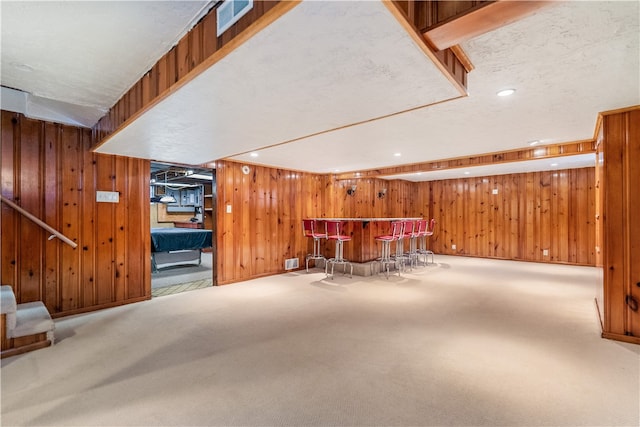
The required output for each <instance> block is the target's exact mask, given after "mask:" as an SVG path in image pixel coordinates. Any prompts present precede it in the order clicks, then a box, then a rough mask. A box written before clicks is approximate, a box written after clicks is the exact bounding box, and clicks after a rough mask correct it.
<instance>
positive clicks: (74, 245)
mask: <svg viewBox="0 0 640 427" xmlns="http://www.w3.org/2000/svg"><path fill="white" fill-rule="evenodd" d="M0 200H2V202H4V203H6V204H7V205H9V206H11V207H12V208H13V209H15V210H16V211H18V212H20V213H21V214H22V215H24V216H26V217H27V218H29V219H30V220H31V221H33V222H35V223H36V224H37V225H39V226H40V227H42V228H44V229H45V230H47V231H48V232H49V233H51V236H49V240H51V239H53V238H54V237H57V238H58V239H60V240H62V241H63V242H65V243H66V244H67V245H69V246H71V247H72V248H74V249H75V248H77V247H78V244H77V243H76V242H74V241H73V240H71V239H69V238H68V237H67V236H65V235H64V234H62V233H61V232H59V231H58V230H56V229H55V228H53V227H51V226H50V225H49V224H47V223H46V222H44V221H42V220H40V219H39V218H38V217H36V216H34V215H32V214H30V213H29V212H27V211H26V210H24V209H22V208H21V207H20V206H18V205H16V204H15V203H14V202H12V201H11V200H9V199H7V198H6V197H4V196H2V195H0Z"/></svg>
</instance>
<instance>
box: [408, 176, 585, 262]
mask: <svg viewBox="0 0 640 427" xmlns="http://www.w3.org/2000/svg"><path fill="white" fill-rule="evenodd" d="M594 174H595V171H594V168H584V169H574V170H562V171H545V172H532V173H526V174H512V175H501V176H498V177H479V178H466V179H454V180H446V181H432V182H430V183H418V184H416V185H418V187H419V190H418V191H427V192H430V193H431V194H432V197H433V201H432V203H431V208H432V212H433V214H432V215H430V216H433V217H434V218H436V221H437V223H436V229H435V232H434V235H433V237H432V238H431V239H430V245H431V248H432V250H434V252H436V253H442V254H458V255H469V256H479V257H486V258H503V259H514V260H523V261H540V262H558V263H572V264H579V265H594V264H595V247H594V246H595V240H594V236H595V223H594V221H593V218H594V215H595V197H594V195H593V193H594V192H595V189H594V186H593V182H594V176H595V175H594ZM494 189H496V190H498V194H493V190H494ZM417 213H418V212H415V213H414V215H415V214H417ZM409 216H413V215H411V214H410V215H409ZM558 230H566V231H564V232H563V231H560V232H559V231H558ZM452 244H455V245H456V249H455V250H454V249H452V248H451V245H452ZM545 249H546V250H548V251H549V253H548V255H543V251H544V250H545ZM569 249H571V250H569Z"/></svg>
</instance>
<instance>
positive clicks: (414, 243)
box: [408, 219, 428, 267]
mask: <svg viewBox="0 0 640 427" xmlns="http://www.w3.org/2000/svg"><path fill="white" fill-rule="evenodd" d="M427 223H428V221H427V220H426V219H419V220H416V221H415V222H414V225H413V231H412V232H411V234H410V235H409V252H408V255H409V258H410V259H411V263H412V264H414V263H415V265H416V267H417V266H418V263H419V262H420V255H421V253H420V251H419V249H418V240H419V239H420V238H421V237H422V235H424V233H425V232H426V231H427ZM426 259H427V258H426V256H425V262H424V263H425V265H426V264H427V261H426Z"/></svg>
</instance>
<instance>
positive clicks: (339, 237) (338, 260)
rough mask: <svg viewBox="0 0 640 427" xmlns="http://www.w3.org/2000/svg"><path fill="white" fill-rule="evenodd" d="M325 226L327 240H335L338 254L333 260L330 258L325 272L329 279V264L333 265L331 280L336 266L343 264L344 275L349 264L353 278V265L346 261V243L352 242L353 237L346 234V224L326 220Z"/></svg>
mask: <svg viewBox="0 0 640 427" xmlns="http://www.w3.org/2000/svg"><path fill="white" fill-rule="evenodd" d="M325 226H326V230H327V239H329V240H334V241H335V242H336V253H335V256H334V257H333V258H329V259H328V260H327V262H326V263H325V265H324V272H325V274H326V275H327V277H329V264H331V278H332V279H333V268H334V267H335V265H336V264H342V265H343V266H344V273H345V274H346V271H347V264H349V266H350V267H351V277H353V264H351V262H349V261H347V260H346V259H344V245H343V243H344V242H348V241H350V240H351V236H349V235H347V234H344V231H343V227H344V222H342V221H334V220H326V221H325Z"/></svg>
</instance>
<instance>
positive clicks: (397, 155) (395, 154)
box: [393, 153, 402, 157]
mask: <svg viewBox="0 0 640 427" xmlns="http://www.w3.org/2000/svg"><path fill="white" fill-rule="evenodd" d="M393 155H394V156H396V157H400V156H402V153H393Z"/></svg>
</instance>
